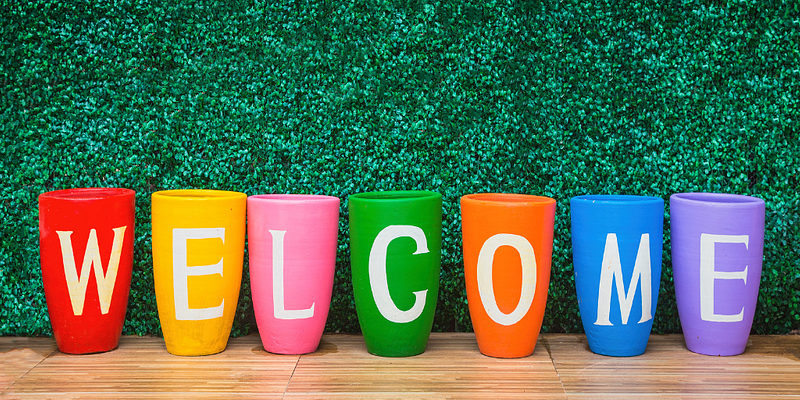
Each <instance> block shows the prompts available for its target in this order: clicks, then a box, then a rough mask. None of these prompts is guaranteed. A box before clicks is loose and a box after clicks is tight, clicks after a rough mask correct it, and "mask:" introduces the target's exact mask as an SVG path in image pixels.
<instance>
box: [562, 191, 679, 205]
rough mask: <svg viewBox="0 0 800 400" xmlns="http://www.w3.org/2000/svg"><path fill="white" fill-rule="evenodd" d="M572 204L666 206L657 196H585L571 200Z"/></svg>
mask: <svg viewBox="0 0 800 400" xmlns="http://www.w3.org/2000/svg"><path fill="white" fill-rule="evenodd" d="M570 203H571V204H586V203H591V204H597V203H599V204H618V205H621V204H648V203H649V204H658V205H664V199H662V198H660V197H655V196H640V195H635V194H585V195H581V196H575V197H573V198H571V199H570Z"/></svg>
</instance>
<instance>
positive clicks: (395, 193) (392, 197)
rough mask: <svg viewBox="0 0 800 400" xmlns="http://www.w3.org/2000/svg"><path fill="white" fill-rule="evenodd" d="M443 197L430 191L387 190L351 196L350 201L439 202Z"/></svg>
mask: <svg viewBox="0 0 800 400" xmlns="http://www.w3.org/2000/svg"><path fill="white" fill-rule="evenodd" d="M441 198H442V195H441V194H440V193H437V192H433V191H429V190H387V191H375V192H364V193H356V194H352V195H350V197H348V199H353V200H358V201H367V202H381V203H385V202H401V201H409V200H437V199H441Z"/></svg>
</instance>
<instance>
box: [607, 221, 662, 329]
mask: <svg viewBox="0 0 800 400" xmlns="http://www.w3.org/2000/svg"><path fill="white" fill-rule="evenodd" d="M612 277H613V278H614V280H613V282H612V280H611V278H612ZM640 280H641V281H642V318H641V319H640V320H639V323H640V324H641V323H642V322H647V321H649V320H651V319H652V318H653V313H652V311H651V310H650V308H651V307H650V304H651V302H650V300H651V296H652V290H651V289H650V288H651V286H650V234H649V233H644V234H642V238H641V240H640V241H639V251H638V252H637V253H636V263H635V264H634V265H633V276H632V277H631V285H630V286H629V287H628V293H627V295H626V294H625V283H624V282H623V280H622V262H621V261H620V259H619V244H618V243H617V234H615V233H609V234H608V235H607V236H606V247H605V250H604V251H603V264H602V269H601V272H600V294H599V296H598V297H597V321H595V323H594V324H595V325H609V326H611V325H613V324H612V323H611V320H610V319H609V317H610V314H611V285H612V283H614V284H616V285H617V298H618V299H619V308H620V313H622V324H623V325H626V324H627V323H628V317H629V316H630V315H631V308H632V307H633V298H634V296H635V295H636V287H637V286H638V285H639V281H640Z"/></svg>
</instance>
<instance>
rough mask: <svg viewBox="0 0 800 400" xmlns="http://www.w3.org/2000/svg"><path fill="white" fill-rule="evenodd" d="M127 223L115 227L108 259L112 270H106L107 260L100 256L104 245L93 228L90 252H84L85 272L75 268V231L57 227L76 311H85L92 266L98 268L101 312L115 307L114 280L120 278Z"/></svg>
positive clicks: (68, 287)
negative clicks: (73, 241) (98, 241)
mask: <svg viewBox="0 0 800 400" xmlns="http://www.w3.org/2000/svg"><path fill="white" fill-rule="evenodd" d="M126 228H127V226H121V227H119V228H114V244H113V245H112V246H111V257H110V258H109V260H108V271H107V272H106V273H105V274H103V262H102V261H101V260H100V248H99V247H100V246H99V245H98V244H97V231H95V230H94V229H92V230H91V231H90V232H89V240H88V241H87V242H86V253H84V255H83V264H81V274H80V277H78V271H77V269H76V268H75V256H74V254H73V252H72V238H71V236H72V231H56V233H57V234H58V240H59V241H60V242H61V258H62V259H63V260H64V275H66V278H67V289H68V290H69V299H70V302H71V303H72V312H73V313H74V314H75V315H83V303H84V301H85V300H86V286H87V285H88V284H89V270H91V269H92V268H94V277H95V278H96V281H97V294H98V297H99V299H100V312H101V313H102V314H108V309H109V308H110V307H111V296H112V295H113V294H114V283H115V282H116V281H117V270H119V259H120V256H121V254H122V242H123V239H124V238H125V229H126Z"/></svg>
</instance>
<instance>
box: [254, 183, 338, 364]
mask: <svg viewBox="0 0 800 400" xmlns="http://www.w3.org/2000/svg"><path fill="white" fill-rule="evenodd" d="M338 233H339V199H338V198H336V197H331V196H316V195H305V194H269V195H257V196H250V197H249V198H248V199H247V234H248V249H249V260H250V290H251V291H252V294H253V309H254V311H255V315H256V322H257V323H258V333H259V335H261V342H262V343H263V344H264V349H265V350H266V351H269V352H271V353H279V354H305V353H311V352H313V351H314V350H316V349H317V347H318V346H319V342H320V339H321V338H322V333H323V331H324V330H325V321H326V320H327V318H328V309H329V307H330V303H331V292H332V291H333V275H334V269H335V267H336V249H337V237H338Z"/></svg>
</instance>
